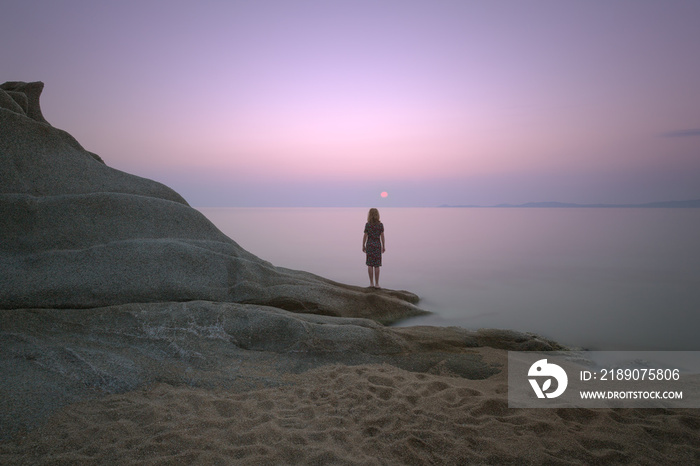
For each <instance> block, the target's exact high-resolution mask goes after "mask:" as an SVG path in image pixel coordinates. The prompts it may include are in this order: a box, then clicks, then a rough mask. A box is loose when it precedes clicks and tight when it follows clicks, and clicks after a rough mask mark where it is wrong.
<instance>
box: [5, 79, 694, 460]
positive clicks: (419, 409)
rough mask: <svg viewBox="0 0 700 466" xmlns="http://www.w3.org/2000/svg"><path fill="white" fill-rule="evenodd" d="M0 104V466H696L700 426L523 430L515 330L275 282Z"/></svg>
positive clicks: (140, 181)
mask: <svg viewBox="0 0 700 466" xmlns="http://www.w3.org/2000/svg"><path fill="white" fill-rule="evenodd" d="M42 90H43V83H40V82H35V83H23V82H8V83H5V84H3V85H0V464H3V465H4V464H30V465H35V464H52V465H53V464H71V465H72V464H96V465H97V464H99V465H102V464H164V465H165V464H204V465H210V464H251V465H261V464H358V465H365V464H421V465H422V464H625V463H629V464H684V465H686V464H698V463H700V440H699V439H700V414H699V413H698V410H665V409H656V410H614V409H613V410H602V409H601V410H588V409H531V410H526V409H511V408H508V405H507V398H506V397H507V387H506V374H507V369H506V364H507V357H506V355H507V351H508V350H517V351H547V350H554V349H557V350H561V349H563V348H562V347H561V346H560V345H559V344H557V343H556V342H552V341H548V340H546V339H543V338H540V337H538V336H536V335H531V334H525V333H521V332H517V331H511V330H497V329H480V330H467V329H463V328H454V327H449V328H439V327H405V328H391V327H386V326H385V325H383V324H385V323H388V322H393V321H396V320H398V319H401V318H405V317H408V316H412V315H418V314H421V313H424V312H425V311H423V310H421V309H420V308H419V307H417V306H416V304H417V303H418V297H417V296H415V295H414V294H412V293H410V292H407V291H398V290H370V289H365V288H360V287H353V286H349V285H344V284H341V283H336V282H333V281H331V280H328V279H325V278H323V277H319V276H316V275H313V274H310V273H307V272H302V271H296V270H289V269H285V268H281V267H275V266H274V265H272V264H270V263H269V262H267V261H264V260H262V259H260V258H258V257H256V256H254V255H253V254H251V253H249V252H248V251H246V250H244V249H243V248H241V247H240V246H239V245H238V244H236V242H235V241H233V240H231V239H230V238H228V237H226V236H225V235H224V234H222V233H221V232H220V231H219V230H218V229H217V228H216V227H215V226H214V225H213V224H211V222H209V221H208V220H207V219H206V218H205V217H204V216H203V215H202V214H200V213H199V212H198V211H196V210H195V209H192V208H191V207H190V206H189V205H188V204H187V202H185V200H184V199H183V198H182V197H181V196H180V195H179V194H177V193H176V192H174V191H173V190H172V189H170V188H168V187H167V186H164V185H162V184H160V183H157V182H154V181H152V180H147V179H144V178H140V177H137V176H133V175H129V174H127V173H123V172H120V171H118V170H114V169H112V168H110V167H108V166H107V165H106V164H105V163H104V161H103V160H102V159H101V158H100V157H99V156H97V155H96V154H93V153H91V152H88V151H86V150H85V149H84V148H83V147H82V146H81V145H80V144H79V143H78V141H76V140H75V139H74V138H73V137H72V136H71V135H69V134H68V133H66V132H65V131H61V130H59V129H56V128H54V127H53V126H51V125H50V124H49V123H48V122H47V120H46V119H45V118H44V115H43V114H42V112H41V108H40V105H39V98H40V95H41V92H42Z"/></svg>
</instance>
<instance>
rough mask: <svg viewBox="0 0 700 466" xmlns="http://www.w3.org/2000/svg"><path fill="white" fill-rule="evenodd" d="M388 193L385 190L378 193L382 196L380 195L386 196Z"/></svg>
mask: <svg viewBox="0 0 700 466" xmlns="http://www.w3.org/2000/svg"><path fill="white" fill-rule="evenodd" d="M388 195H389V193H388V192H386V191H382V193H381V194H380V196H382V197H387V196H388Z"/></svg>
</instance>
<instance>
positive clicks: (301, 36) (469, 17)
mask: <svg viewBox="0 0 700 466" xmlns="http://www.w3.org/2000/svg"><path fill="white" fill-rule="evenodd" d="M6 3H7V4H6V5H4V6H3V7H2V14H1V15H0V38H1V39H2V43H3V44H4V46H3V52H2V74H3V76H2V77H0V79H1V80H2V81H6V80H22V81H36V80H40V81H44V82H45V83H46V88H45V90H44V94H43V96H42V108H43V112H44V116H45V117H46V118H47V119H48V120H49V121H50V122H51V123H52V124H53V125H54V126H56V127H58V128H61V129H64V130H66V131H68V132H69V133H71V134H72V135H73V136H75V137H76V138H77V139H78V140H79V141H80V142H81V143H82V144H83V146H85V148H86V149H88V150H91V151H93V152H96V153H98V154H99V155H100V156H101V157H102V158H103V159H104V160H105V161H106V163H107V164H108V165H110V166H112V167H115V168H118V169H121V170H124V171H128V172H130V173H134V174H137V175H141V176H145V177H148V178H153V179H155V180H158V181H161V182H164V183H165V184H167V185H169V186H171V187H172V188H174V189H175V190H176V191H178V192H180V193H181V194H182V195H183V196H184V197H185V198H186V199H187V200H188V201H189V202H190V203H191V204H192V205H195V206H370V205H376V206H378V207H381V206H436V205H440V204H482V205H488V204H497V203H524V202H531V201H549V200H552V201H562V202H578V203H599V202H603V203H638V202H639V203H642V202H650V201H664V200H682V199H699V198H700V182H699V181H698V180H700V53H698V47H700V27H699V26H698V25H699V24H700V2H697V1H673V0H670V1H643V0H634V1H602V0H601V1H561V0H557V1H503V2H501V1H470V0H456V1H439V0H436V1H427V0H426V1H410V0H400V1H382V0H372V1H357V0H354V1H349V0H348V1H333V0H327V1H296V0H284V1H281V0H280V1H264V0H255V1H245V2H243V1H240V2H237V1H223V0H222V1H197V2H195V1H190V2H184V1H149V0H139V1H113V2H107V1H87V0H85V1H32V0H23V1H15V2H6ZM382 191H387V192H388V193H389V195H388V197H387V198H385V199H383V198H381V197H380V193H381V192H382Z"/></svg>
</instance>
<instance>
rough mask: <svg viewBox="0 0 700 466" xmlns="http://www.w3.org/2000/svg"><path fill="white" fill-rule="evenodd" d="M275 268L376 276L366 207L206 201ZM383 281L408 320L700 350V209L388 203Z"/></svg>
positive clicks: (212, 215)
mask: <svg viewBox="0 0 700 466" xmlns="http://www.w3.org/2000/svg"><path fill="white" fill-rule="evenodd" d="M199 210H200V211H201V212H202V213H204V214H205V215H206V216H207V217H208V218H209V219H210V220H211V221H212V222H213V223H214V224H216V225H217V226H218V227H219V229H221V230H222V231H223V232H224V233H225V234H226V235H228V236H229V237H231V238H232V239H234V240H235V241H236V242H237V243H239V244H240V245H241V246H242V247H244V248H245V249H247V250H248V251H250V252H252V253H253V254H256V255H257V256H259V257H261V258H263V259H265V260H268V261H270V262H272V263H273V264H275V265H278V266H283V267H288V268H294V269H301V270H306V271H309V272H313V273H316V274H318V275H322V276H324V277H327V278H330V279H333V280H336V281H340V282H344V283H349V284H354V285H359V286H367V285H368V284H369V279H368V277H367V267H366V266H365V265H364V259H365V257H364V254H363V253H362V234H363V228H364V224H365V221H366V215H367V209H364V208H279V209H278V208H201V209H199ZM380 213H381V216H382V222H383V223H384V227H385V233H386V246H387V251H386V253H385V254H384V257H383V266H382V269H381V278H380V284H381V286H383V287H387V288H394V289H405V290H409V291H412V292H414V293H416V294H418V295H419V296H421V298H422V300H421V303H420V304H419V305H420V306H421V307H422V308H424V309H426V310H429V311H432V312H434V314H433V315H431V316H428V317H422V318H418V319H412V320H409V321H405V322H403V323H402V324H401V325H424V324H425V325H458V326H462V327H466V328H481V327H496V328H510V329H515V330H520V331H527V332H535V333H538V334H540V335H543V336H545V337H549V338H552V339H555V340H557V341H560V342H562V343H564V344H567V345H572V346H581V347H585V348H590V349H605V350H623V349H625V350H633V349H634V350H662V349H665V350H671V349H677V350H700V341H699V340H698V337H697V336H696V335H697V332H698V328H700V312H699V311H700V209H641V208H637V209H621V208H620V209H617V208H609V209H589V208H573V209H567V208H549V209H547V208H543V209H527V208H513V209H505V208H496V209H489V208H415V209H413V208H384V209H381V210H380Z"/></svg>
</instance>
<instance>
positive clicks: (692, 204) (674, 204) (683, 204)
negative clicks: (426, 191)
mask: <svg viewBox="0 0 700 466" xmlns="http://www.w3.org/2000/svg"><path fill="white" fill-rule="evenodd" d="M440 207H490V208H494V207H507V208H523V207H524V208H528V207H529V208H544V207H547V208H548V207H566V208H578V207H588V208H591V207H595V208H621V207H626V208H632V207H633V208H666V209H688V208H700V199H695V200H691V201H666V202H649V203H647V204H570V203H566V202H528V203H526V204H498V205H492V206H479V205H448V204H443V205H441V206H440Z"/></svg>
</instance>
